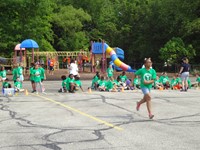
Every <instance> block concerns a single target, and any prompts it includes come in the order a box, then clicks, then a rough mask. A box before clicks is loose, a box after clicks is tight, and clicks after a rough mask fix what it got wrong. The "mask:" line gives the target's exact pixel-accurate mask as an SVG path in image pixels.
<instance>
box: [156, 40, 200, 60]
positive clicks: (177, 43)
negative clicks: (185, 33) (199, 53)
mask: <svg viewBox="0 0 200 150" xmlns="http://www.w3.org/2000/svg"><path fill="white" fill-rule="evenodd" d="M195 55H196V54H195V49H194V48H193V47H192V45H191V44H190V45H185V44H184V42H183V40H182V39H181V38H172V39H171V40H170V41H168V42H167V43H166V44H165V46H164V47H163V48H161V49H160V58H161V59H162V60H163V61H164V62H168V61H170V63H177V62H179V60H181V58H183V57H188V58H189V59H191V58H193V57H194V56H195Z"/></svg>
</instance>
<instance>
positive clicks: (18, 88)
mask: <svg viewBox="0 0 200 150" xmlns="http://www.w3.org/2000/svg"><path fill="white" fill-rule="evenodd" d="M14 87H15V91H16V92H22V91H24V89H22V83H21V82H20V81H19V78H17V81H16V82H15V83H14Z"/></svg>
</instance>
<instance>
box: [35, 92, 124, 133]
mask: <svg viewBox="0 0 200 150" xmlns="http://www.w3.org/2000/svg"><path fill="white" fill-rule="evenodd" d="M34 95H35V94H34ZM36 96H38V97H40V98H43V99H45V100H48V101H51V102H53V103H55V104H58V105H60V106H62V107H65V108H67V109H70V110H72V111H74V112H77V113H79V114H81V115H83V116H86V117H88V118H90V119H93V120H95V121H97V122H100V123H103V124H104V125H106V126H109V127H112V128H114V129H117V130H123V128H120V127H118V126H115V125H113V124H111V123H109V122H106V121H103V120H101V119H98V118H96V117H94V116H91V115H89V114H87V113H84V112H82V111H80V110H78V109H75V108H73V107H70V106H68V105H66V104H63V103H61V102H58V101H56V100H53V99H51V98H48V97H44V96H41V95H36Z"/></svg>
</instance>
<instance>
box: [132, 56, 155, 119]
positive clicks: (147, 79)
mask: <svg viewBox="0 0 200 150" xmlns="http://www.w3.org/2000/svg"><path fill="white" fill-rule="evenodd" d="M144 65H145V68H141V69H139V70H138V71H136V72H135V75H136V76H137V75H138V76H141V82H140V83H141V85H140V86H141V90H142V92H143V94H144V97H143V98H142V99H141V100H140V101H139V102H137V106H136V110H137V111H139V109H140V106H141V104H143V103H145V102H146V105H147V110H148V113H149V119H153V117H154V115H153V114H152V110H151V95H150V91H151V88H152V84H153V83H154V81H155V80H156V71H155V70H154V69H152V68H151V67H152V62H151V59H150V58H148V59H145V60H144Z"/></svg>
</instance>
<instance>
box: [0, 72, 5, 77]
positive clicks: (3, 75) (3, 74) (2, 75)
mask: <svg viewBox="0 0 200 150" xmlns="http://www.w3.org/2000/svg"><path fill="white" fill-rule="evenodd" d="M0 74H1V77H2V78H6V70H3V71H1V73H0Z"/></svg>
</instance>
